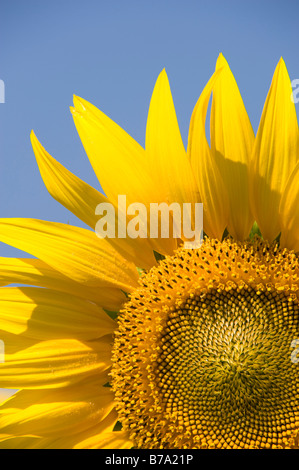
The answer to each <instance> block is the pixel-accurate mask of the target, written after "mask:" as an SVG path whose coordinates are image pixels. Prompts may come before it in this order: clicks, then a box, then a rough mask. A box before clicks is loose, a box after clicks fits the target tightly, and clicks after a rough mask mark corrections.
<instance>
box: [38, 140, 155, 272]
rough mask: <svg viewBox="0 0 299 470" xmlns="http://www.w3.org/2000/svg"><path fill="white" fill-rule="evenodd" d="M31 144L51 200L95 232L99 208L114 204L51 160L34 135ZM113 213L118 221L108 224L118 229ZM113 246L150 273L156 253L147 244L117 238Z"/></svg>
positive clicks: (141, 241)
mask: <svg viewBox="0 0 299 470" xmlns="http://www.w3.org/2000/svg"><path fill="white" fill-rule="evenodd" d="M31 142H32V146H33V150H34V153H35V156H36V160H37V163H38V166H39V169H40V172H41V176H42V178H43V180H44V183H45V185H46V187H47V189H48V191H49V193H50V194H51V196H53V197H54V199H56V200H57V201H58V202H59V203H60V204H62V205H63V206H64V207H66V208H67V209H68V210H69V211H71V212H73V214H75V215H76V216H77V217H78V218H79V219H81V220H82V221H83V222H85V223H86V224H87V225H89V226H90V227H91V228H92V229H93V230H94V229H95V227H96V224H97V222H98V220H99V216H98V215H97V214H96V208H97V206H98V205H99V204H107V203H109V204H111V205H112V203H111V202H110V201H108V199H107V198H106V197H105V196H104V195H103V194H101V193H100V192H98V191H97V190H95V189H94V188H92V187H91V186H89V185H88V184H86V183H84V181H82V180H80V179H79V178H77V176H75V175H73V174H72V173H71V172H70V171H68V170H67V169H66V168H64V166H62V165H61V164H60V163H58V162H57V161H56V160H55V159H54V158H53V157H51V155H50V154H49V153H48V152H46V150H45V149H44V148H43V147H42V145H41V144H40V143H39V141H38V140H37V138H36V136H35V135H34V133H33V132H32V133H31ZM113 209H114V211H115V212H116V217H112V219H111V220H110V219H109V221H108V223H109V222H111V224H113V226H117V224H116V222H117V209H116V208H114V207H113ZM109 242H110V243H111V244H112V245H113V246H114V247H115V248H116V250H118V251H120V252H122V253H125V257H126V259H128V260H130V261H133V262H134V263H135V264H136V265H137V266H140V267H141V268H144V269H149V268H151V267H152V266H153V265H154V264H155V258H154V256H153V251H152V248H151V246H150V244H149V243H148V241H147V240H141V239H138V240H131V239H130V238H126V239H119V238H117V237H116V238H110V239H109Z"/></svg>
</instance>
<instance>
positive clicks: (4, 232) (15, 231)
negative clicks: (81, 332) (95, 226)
mask: <svg viewBox="0 0 299 470" xmlns="http://www.w3.org/2000/svg"><path fill="white" fill-rule="evenodd" d="M0 241H2V242H4V243H7V244H9V245H12V246H14V247H16V248H18V249H20V250H23V251H26V252H28V253H30V254H31V255H33V256H36V257H37V258H40V259H41V260H43V261H44V262H45V263H47V264H49V265H50V266H52V267H53V268H54V269H57V270H58V271H60V272H61V273H62V274H64V275H66V276H68V277H70V278H71V279H73V280H75V281H77V282H81V283H83V284H85V285H86V286H88V287H90V286H91V287H96V286H99V287H105V286H107V287H118V288H120V289H123V290H126V291H130V290H132V288H133V287H134V286H136V284H137V279H138V273H137V270H136V268H135V265H134V264H133V263H129V262H127V261H126V260H125V259H124V258H123V257H122V256H120V255H119V253H117V251H116V250H115V249H114V248H113V247H112V246H111V245H110V244H109V243H108V241H106V240H105V239H100V238H98V237H97V236H96V234H95V233H94V232H91V231H90V230H85V229H82V228H79V227H73V226H71V225H65V224H59V223H55V222H46V221H42V220H35V219H0Z"/></svg>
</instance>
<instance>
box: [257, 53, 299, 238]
mask: <svg viewBox="0 0 299 470" xmlns="http://www.w3.org/2000/svg"><path fill="white" fill-rule="evenodd" d="M291 93H292V86H291V82H290V78H289V75H288V72H287V69H286V66H285V63H284V61H283V59H280V61H279V63H278V65H277V67H276V70H275V72H274V75H273V80H272V84H271V87H270V90H269V93H268V96H267V99H266V102H265V106H264V109H263V113H262V117H261V121H260V125H259V129H258V132H257V136H256V141H255V145H254V149H253V160H252V168H251V177H250V179H251V181H250V186H251V187H250V189H251V194H250V199H251V206H252V212H253V215H254V217H255V220H256V221H257V224H258V226H259V228H260V230H261V232H262V235H263V237H264V238H266V239H267V240H270V241H272V240H274V239H275V238H276V237H277V235H278V234H279V232H280V227H279V215H278V212H279V204H280V199H281V195H282V192H283V190H284V188H285V185H286V182H287V180H288V178H289V176H290V174H291V172H292V170H293V169H294V167H295V165H296V161H297V158H298V156H297V152H298V148H297V146H298V122H297V116H296V109H295V105H294V103H293V101H292V100H291V99H290V96H291Z"/></svg>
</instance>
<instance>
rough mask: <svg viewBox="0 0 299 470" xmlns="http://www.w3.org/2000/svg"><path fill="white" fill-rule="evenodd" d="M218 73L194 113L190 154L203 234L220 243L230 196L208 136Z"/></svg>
mask: <svg viewBox="0 0 299 470" xmlns="http://www.w3.org/2000/svg"><path fill="white" fill-rule="evenodd" d="M218 74H219V72H218V73H215V74H214V75H213V76H212V77H211V79H210V80H209V82H208V83H207V85H206V86H205V88H204V90H203V92H202V94H201V96H200V97H199V100H198V101H197V104H196V106H195V108H194V111H193V113H192V116H191V122H190V130H189V141H188V155H189V156H190V158H191V165H192V168H193V171H194V174H195V178H196V180H197V185H198V189H199V194H200V198H201V202H202V203H203V214H204V221H203V225H204V231H205V233H206V234H207V235H208V236H210V237H212V238H219V239H220V240H221V238H222V235H223V232H224V230H225V228H226V226H227V222H228V207H229V206H228V195H227V191H226V188H225V186H224V183H223V180H222V177H221V174H220V171H219V169H218V167H217V164H216V162H215V160H214V158H213V155H212V152H211V149H210V147H209V145H208V142H207V139H206V133H205V120H206V114H207V109H208V104H209V99H210V95H211V92H212V88H213V85H214V83H215V79H216V78H217V76H218Z"/></svg>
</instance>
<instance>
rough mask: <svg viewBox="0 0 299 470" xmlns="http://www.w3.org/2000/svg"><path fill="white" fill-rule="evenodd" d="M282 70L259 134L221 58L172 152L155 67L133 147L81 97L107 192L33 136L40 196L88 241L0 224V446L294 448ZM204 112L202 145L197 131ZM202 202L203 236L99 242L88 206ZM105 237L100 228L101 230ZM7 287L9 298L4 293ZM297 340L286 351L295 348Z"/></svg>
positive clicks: (294, 183) (289, 112) (294, 315)
mask: <svg viewBox="0 0 299 470" xmlns="http://www.w3.org/2000/svg"><path fill="white" fill-rule="evenodd" d="M291 91H292V89H291V83H290V79H289V76H288V72H287V69H286V66H285V64H284V62H283V60H282V59H281V60H280V61H279V63H278V65H277V68H276V70H275V72H274V76H273V80H272V83H271V86H270V90H269V93H268V96H267V99H266V102H265V105H264V109H263V113H262V117H261V121H260V125H259V128H258V131H257V135H256V137H255V136H254V132H253V130H252V127H251V124H250V121H249V118H248V115H247V113H246V110H245V107H244V104H243V101H242V98H241V95H240V92H239V89H238V86H237V84H236V81H235V79H234V77H233V74H232V72H231V70H230V68H229V66H228V64H227V62H226V60H225V59H224V57H223V56H222V55H220V56H219V58H218V60H217V64H216V70H215V73H214V74H213V75H212V77H211V79H210V80H209V81H208V83H207V85H206V87H205V88H204V90H203V92H202V94H201V95H200V98H199V100H198V102H197V104H196V106H195V108H194V111H193V114H192V117H191V122H190V130H189V138H188V148H187V151H185V148H184V145H183V142H182V138H181V134H180V131H179V126H178V123H177V118H176V113H175V108H174V105H173V100H172V96H171V91H170V87H169V83H168V79H167V75H166V72H165V70H163V71H162V72H161V74H160V75H159V77H158V80H157V82H156V85H155V88H154V92H153V95H152V99H151V102H150V108H149V113H148V120H147V128H146V142H145V149H143V148H142V147H141V146H140V145H139V144H138V143H137V142H136V141H135V140H134V139H132V138H131V137H130V136H129V135H128V134H127V133H126V132H125V131H124V130H122V129H121V128H120V127H119V126H118V125H117V124H115V123H114V122H113V121H112V120H110V119H109V118H108V117H107V116H105V115H104V114H103V113H102V112H101V111H99V110H98V109H97V108H95V107H94V106H93V105H91V104H90V103H88V102H87V101H85V100H83V99H81V98H78V97H75V98H74V107H73V108H71V111H72V115H73V118H74V122H75V125H76V128H77V130H78V133H79V136H80V138H81V140H82V143H83V146H84V148H85V150H86V153H87V155H88V157H89V160H90V162H91V165H92V167H93V169H94V171H95V173H96V175H97V177H98V179H99V181H100V183H101V186H102V188H103V191H104V193H105V196H104V195H103V194H102V193H100V192H99V191H97V190H96V189H94V188H92V187H91V186H89V185H87V184H86V183H85V182H83V181H82V180H81V179H79V178H78V177H76V176H75V175H73V174H72V173H71V172H70V171H68V170H67V169H66V168H64V167H63V166H62V165H61V164H60V163H58V162H57V161H56V160H55V159H54V158H53V157H51V156H50V155H49V154H48V153H47V152H46V150H45V149H44V148H43V147H42V145H41V144H40V143H39V141H38V140H37V138H36V136H35V135H34V134H33V133H32V135H31V140H32V145H33V150H34V153H35V156H36V159H37V163H38V166H39V169H40V172H41V176H42V178H43V180H44V182H45V185H46V187H47V189H48V191H49V192H50V194H51V195H52V196H53V197H54V198H55V199H56V200H57V201H58V202H60V203H61V204H63V205H64V206H65V207H66V208H67V209H69V210H70V211H71V212H73V213H74V214H75V215H76V216H77V217H78V218H79V219H81V220H82V221H83V222H84V223H86V224H87V226H89V227H90V228H91V230H90V229H83V228H79V227H75V226H70V225H65V224H61V223H54V222H47V221H42V220H34V219H2V220H1V222H0V240H1V241H2V242H4V243H7V244H9V245H12V246H14V247H16V248H18V249H21V250H23V251H25V252H28V253H29V254H30V255H31V256H33V258H32V257H30V258H21V259H19V258H18V259H16V258H1V267H0V276H1V281H0V282H1V290H0V296H1V299H0V300H1V312H0V318H1V340H2V341H3V342H4V344H5V362H4V363H1V364H0V380H1V382H0V383H1V386H2V387H4V388H14V389H18V390H19V391H18V392H17V393H16V394H15V395H13V396H12V397H11V398H9V399H8V400H6V401H5V402H4V403H3V404H2V406H1V407H0V446H1V447H2V448H24V447H26V448H106V449H108V448H110V449H116V448H132V447H134V448H167V449H175V448H176V449H182V448H186V449H194V448H293V447H298V446H299V400H298V398H299V397H298V390H299V368H298V367H299V366H298V364H297V362H296V361H294V360H292V357H293V356H292V353H294V350H293V346H292V345H294V344H295V343H296V342H295V343H294V340H296V339H298V338H299V306H298V295H299V293H298V286H299V281H298V279H299V263H298V255H297V253H298V252H299V228H298V227H299V205H298V202H297V197H298V191H299V186H298V185H299V183H298V181H299V162H298V155H299V153H298V140H299V139H298V123H297V117H296V110H295V107H294V103H293V102H292V100H291V99H290V96H291ZM211 96H212V102H211V111H210V141H209V142H208V140H207V137H206V130H205V129H206V118H207V113H208V105H209V101H210V98H211ZM119 194H125V195H126V196H127V200H128V203H134V202H137V201H138V202H142V203H143V204H145V205H146V206H148V204H149V203H151V202H163V201H164V202H167V203H172V202H178V203H179V204H183V203H184V202H188V203H196V202H201V203H203V210H204V232H205V238H204V241H203V243H202V245H201V246H200V247H199V248H196V249H187V248H186V247H184V244H183V242H182V240H179V239H176V238H174V237H172V238H171V237H169V238H167V239H164V238H162V237H161V238H155V239H151V238H148V237H147V238H141V237H137V238H136V239H131V238H128V237H127V238H120V237H116V238H111V239H108V238H99V237H97V236H96V234H95V231H94V228H95V225H96V223H97V220H98V216H97V215H96V214H95V208H96V207H97V205H98V204H99V203H101V202H109V204H112V205H113V207H114V208H115V211H116V213H117V210H118V207H117V203H118V195H119ZM108 223H109V222H108ZM12 283H14V284H17V285H19V286H21V287H9V284H12ZM296 344H297V343H296Z"/></svg>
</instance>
